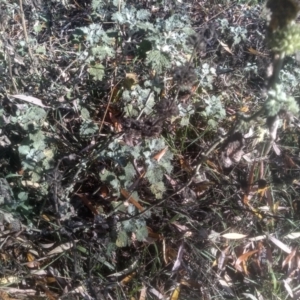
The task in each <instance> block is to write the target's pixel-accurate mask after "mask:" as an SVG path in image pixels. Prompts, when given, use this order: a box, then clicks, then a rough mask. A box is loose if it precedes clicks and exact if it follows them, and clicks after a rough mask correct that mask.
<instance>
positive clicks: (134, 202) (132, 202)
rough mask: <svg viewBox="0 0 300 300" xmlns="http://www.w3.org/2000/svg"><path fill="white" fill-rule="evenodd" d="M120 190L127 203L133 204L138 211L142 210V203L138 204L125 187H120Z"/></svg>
mask: <svg viewBox="0 0 300 300" xmlns="http://www.w3.org/2000/svg"><path fill="white" fill-rule="evenodd" d="M120 192H121V194H122V196H123V197H124V198H126V199H127V201H128V202H129V203H131V204H132V205H134V206H135V207H136V208H137V209H138V210H139V211H140V212H142V211H144V208H143V207H142V205H141V204H139V203H138V202H137V201H136V200H135V199H134V198H133V197H131V196H130V194H129V193H128V192H127V191H126V190H125V189H121V190H120Z"/></svg>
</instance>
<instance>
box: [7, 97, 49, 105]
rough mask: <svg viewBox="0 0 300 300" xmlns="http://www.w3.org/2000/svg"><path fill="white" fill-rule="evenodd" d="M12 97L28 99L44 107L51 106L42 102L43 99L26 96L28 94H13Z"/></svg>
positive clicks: (27, 100) (29, 101)
mask: <svg viewBox="0 0 300 300" xmlns="http://www.w3.org/2000/svg"><path fill="white" fill-rule="evenodd" d="M11 97H14V98H17V99H20V100H23V101H26V102H28V103H31V104H34V105H37V106H40V107H43V108H47V107H50V106H46V105H44V104H43V103H42V101H41V100H40V99H38V98H35V97H32V96H26V95H11Z"/></svg>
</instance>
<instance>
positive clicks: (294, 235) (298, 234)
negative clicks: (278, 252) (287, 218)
mask: <svg viewBox="0 0 300 300" xmlns="http://www.w3.org/2000/svg"><path fill="white" fill-rule="evenodd" d="M299 237H300V232H291V233H289V234H287V235H286V236H285V238H287V239H291V240H294V239H298V238H299Z"/></svg>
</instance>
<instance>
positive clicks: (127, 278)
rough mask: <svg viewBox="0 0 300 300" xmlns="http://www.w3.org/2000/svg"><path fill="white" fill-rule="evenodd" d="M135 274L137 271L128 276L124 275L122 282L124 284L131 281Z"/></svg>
mask: <svg viewBox="0 0 300 300" xmlns="http://www.w3.org/2000/svg"><path fill="white" fill-rule="evenodd" d="M135 275H136V273H135V272H133V273H131V274H129V275H127V276H126V277H124V278H123V279H122V280H121V284H122V285H125V284H127V283H129V282H130V281H131V280H132V279H133V277H134V276H135Z"/></svg>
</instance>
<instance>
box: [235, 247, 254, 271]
mask: <svg viewBox="0 0 300 300" xmlns="http://www.w3.org/2000/svg"><path fill="white" fill-rule="evenodd" d="M257 252H258V250H253V251H249V252H246V253H244V254H242V255H241V256H239V257H238V259H237V260H236V262H235V268H236V269H237V270H239V271H241V270H242V269H241V266H240V264H241V263H246V261H247V260H248V258H249V257H250V256H251V255H253V254H255V253H257ZM243 270H244V272H245V273H246V274H247V268H246V265H245V267H244V269H243Z"/></svg>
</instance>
